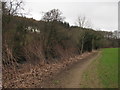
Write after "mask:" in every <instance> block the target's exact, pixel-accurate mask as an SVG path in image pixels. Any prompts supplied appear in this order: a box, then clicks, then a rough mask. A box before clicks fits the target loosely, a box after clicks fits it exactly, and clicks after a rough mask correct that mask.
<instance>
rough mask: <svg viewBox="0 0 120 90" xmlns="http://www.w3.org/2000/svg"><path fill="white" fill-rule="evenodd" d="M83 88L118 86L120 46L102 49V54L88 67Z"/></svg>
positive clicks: (83, 79)
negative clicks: (119, 51)
mask: <svg viewBox="0 0 120 90" xmlns="http://www.w3.org/2000/svg"><path fill="white" fill-rule="evenodd" d="M81 82H82V84H81V87H82V88H117V87H118V48H105V49H102V52H101V55H100V56H99V57H98V58H97V59H96V60H94V61H93V62H92V63H91V64H90V65H89V67H88V69H86V71H85V72H84V74H83V78H82V81H81Z"/></svg>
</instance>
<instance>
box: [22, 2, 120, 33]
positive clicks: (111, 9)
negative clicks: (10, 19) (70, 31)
mask: <svg viewBox="0 0 120 90" xmlns="http://www.w3.org/2000/svg"><path fill="white" fill-rule="evenodd" d="M24 1H25V2H24V3H25V6H24V8H25V10H26V11H27V12H29V15H27V17H30V18H31V17H33V18H34V19H36V20H40V19H41V17H42V12H46V11H49V10H51V9H54V8H55V9H59V10H60V11H61V12H62V13H63V14H62V16H64V17H66V19H65V21H67V22H69V23H70V25H75V22H76V20H77V17H78V16H79V15H82V16H86V18H87V19H88V20H89V21H90V22H91V24H92V28H94V29H101V30H110V31H114V30H117V29H118V0H104V1H103V0H89V2H88V0H84V2H83V0H69V1H68V0H61V1H60V0H56V1H55V0H24Z"/></svg>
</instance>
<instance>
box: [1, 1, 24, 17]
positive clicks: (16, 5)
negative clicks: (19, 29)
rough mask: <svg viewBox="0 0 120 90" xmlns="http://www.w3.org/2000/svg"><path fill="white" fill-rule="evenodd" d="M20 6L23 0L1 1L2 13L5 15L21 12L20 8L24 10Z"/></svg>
mask: <svg viewBox="0 0 120 90" xmlns="http://www.w3.org/2000/svg"><path fill="white" fill-rule="evenodd" d="M22 6H23V1H22V0H6V1H2V10H3V14H6V15H18V14H21V13H20V10H24V9H23V7H22Z"/></svg>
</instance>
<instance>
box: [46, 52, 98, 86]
mask: <svg viewBox="0 0 120 90" xmlns="http://www.w3.org/2000/svg"><path fill="white" fill-rule="evenodd" d="M98 56H99V53H98V52H94V53H93V54H92V55H90V56H89V57H86V58H84V59H81V60H80V61H79V62H77V63H76V64H74V65H72V66H71V67H70V68H69V69H67V70H65V71H63V72H62V73H60V74H59V75H57V76H56V77H55V78H54V79H53V80H51V83H49V86H47V87H52V88H53V87H57V88H80V85H81V78H82V74H83V72H84V70H85V69H86V68H88V66H89V64H90V63H91V62H92V61H94V60H95V59H96V58H97V57H98Z"/></svg>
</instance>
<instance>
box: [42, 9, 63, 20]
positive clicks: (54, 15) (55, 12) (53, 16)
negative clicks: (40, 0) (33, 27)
mask: <svg viewBox="0 0 120 90" xmlns="http://www.w3.org/2000/svg"><path fill="white" fill-rule="evenodd" d="M61 15H62V12H61V11H60V10H59V9H52V10H50V11H48V12H45V13H44V15H43V17H42V20H43V21H63V20H64V19H65V17H63V16H61Z"/></svg>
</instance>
